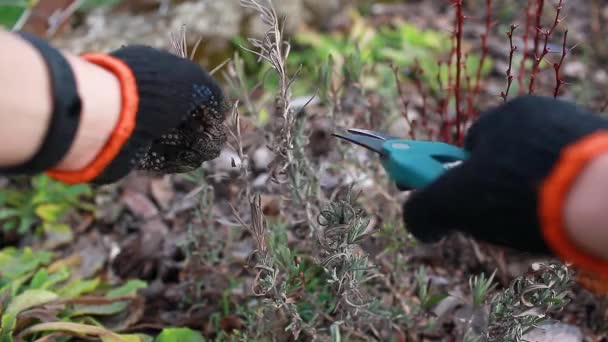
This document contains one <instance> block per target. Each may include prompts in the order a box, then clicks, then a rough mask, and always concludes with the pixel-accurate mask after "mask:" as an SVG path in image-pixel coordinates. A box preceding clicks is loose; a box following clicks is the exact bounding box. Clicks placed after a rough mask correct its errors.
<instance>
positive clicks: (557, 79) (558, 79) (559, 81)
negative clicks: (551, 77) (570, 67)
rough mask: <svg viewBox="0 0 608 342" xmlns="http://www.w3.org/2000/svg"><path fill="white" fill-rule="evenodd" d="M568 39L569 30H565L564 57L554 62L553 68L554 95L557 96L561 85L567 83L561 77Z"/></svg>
mask: <svg viewBox="0 0 608 342" xmlns="http://www.w3.org/2000/svg"><path fill="white" fill-rule="evenodd" d="M567 39H568V30H566V31H565V32H564V40H563V42H562V57H561V58H560V59H559V62H558V63H553V69H554V70H555V90H554V91H553V97H557V96H558V95H559V89H560V87H561V86H562V85H563V84H564V83H566V82H564V81H563V80H562V79H561V76H560V70H561V68H562V65H563V64H564V59H565V58H566V56H567V55H568V48H566V40H567Z"/></svg>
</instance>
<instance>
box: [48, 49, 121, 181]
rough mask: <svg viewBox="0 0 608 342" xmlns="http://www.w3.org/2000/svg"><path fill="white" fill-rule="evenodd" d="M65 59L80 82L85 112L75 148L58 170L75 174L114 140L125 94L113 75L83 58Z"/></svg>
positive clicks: (83, 111) (78, 82) (69, 152)
mask: <svg viewBox="0 0 608 342" xmlns="http://www.w3.org/2000/svg"><path fill="white" fill-rule="evenodd" d="M65 56H66V58H67V60H68V62H69V63H70V65H71V66H72V70H73V72H74V75H75V78H76V83H77V86H78V92H79V94H80V97H81V101H82V111H81V118H80V125H79V127H78V131H77V133H76V136H75V138H74V141H73V143H72V147H71V148H70V149H69V151H68V153H67V154H66V156H65V158H64V159H63V160H62V161H61V162H60V163H59V165H58V166H57V167H56V170H60V171H75V170H80V169H82V168H84V167H85V166H87V165H88V164H89V163H90V162H91V161H92V160H94V159H95V157H96V156H97V154H98V153H99V151H100V150H101V149H102V148H103V146H104V145H105V143H106V142H107V140H108V138H109V137H110V135H111V133H112V131H113V130H114V127H115V126H116V123H117V121H118V117H119V114H120V110H121V93H120V83H119V81H118V79H117V78H116V76H115V75H114V74H113V73H112V72H110V71H108V70H106V69H104V68H102V67H100V66H97V65H95V64H93V63H90V62H87V61H85V60H83V59H82V58H79V57H76V56H73V55H69V54H65Z"/></svg>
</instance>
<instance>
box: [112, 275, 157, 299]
mask: <svg viewBox="0 0 608 342" xmlns="http://www.w3.org/2000/svg"><path fill="white" fill-rule="evenodd" d="M146 287H148V283H146V282H145V281H143V280H139V279H133V280H129V281H128V282H127V283H126V284H124V285H122V286H120V287H118V288H115V289H113V290H110V291H108V293H107V294H106V297H110V298H111V297H119V296H128V295H134V294H136V293H137V290H139V289H145V288H146Z"/></svg>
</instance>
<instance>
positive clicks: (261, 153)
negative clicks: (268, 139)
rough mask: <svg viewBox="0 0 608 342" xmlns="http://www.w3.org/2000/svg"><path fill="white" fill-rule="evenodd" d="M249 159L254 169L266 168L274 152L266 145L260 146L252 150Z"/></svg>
mask: <svg viewBox="0 0 608 342" xmlns="http://www.w3.org/2000/svg"><path fill="white" fill-rule="evenodd" d="M251 159H252V160H253V167H254V168H255V170H256V171H264V170H268V166H269V165H270V163H271V162H272V160H273V159H274V153H272V151H271V150H270V149H269V148H268V147H266V146H262V147H260V148H258V149H257V150H255V152H253V156H252V158H251Z"/></svg>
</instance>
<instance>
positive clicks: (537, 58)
mask: <svg viewBox="0 0 608 342" xmlns="http://www.w3.org/2000/svg"><path fill="white" fill-rule="evenodd" d="M542 3H543V1H542V0H539V8H542ZM562 3H563V0H560V1H559V3H558V4H557V6H556V7H555V9H556V13H555V19H554V20H553V25H552V26H551V28H550V29H549V30H545V31H544V32H542V29H541V28H540V27H538V28H537V30H538V31H537V38H538V36H539V34H540V33H541V32H542V34H543V35H544V37H545V40H544V45H543V50H542V52H541V55H540V56H538V55H537V54H536V42H535V49H534V50H535V56H534V59H535V61H534V66H533V67H532V73H531V74H530V86H529V88H528V91H529V93H530V94H533V93H534V81H535V79H536V76H537V75H538V72H539V69H540V62H541V61H543V60H544V58H545V56H546V55H547V53H549V49H548V48H547V46H548V44H549V37H550V36H551V34H552V33H553V32H554V31H555V28H556V27H557V25H559V23H560V22H561V18H560V14H561V11H562V8H563V6H562ZM537 15H539V14H537Z"/></svg>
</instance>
